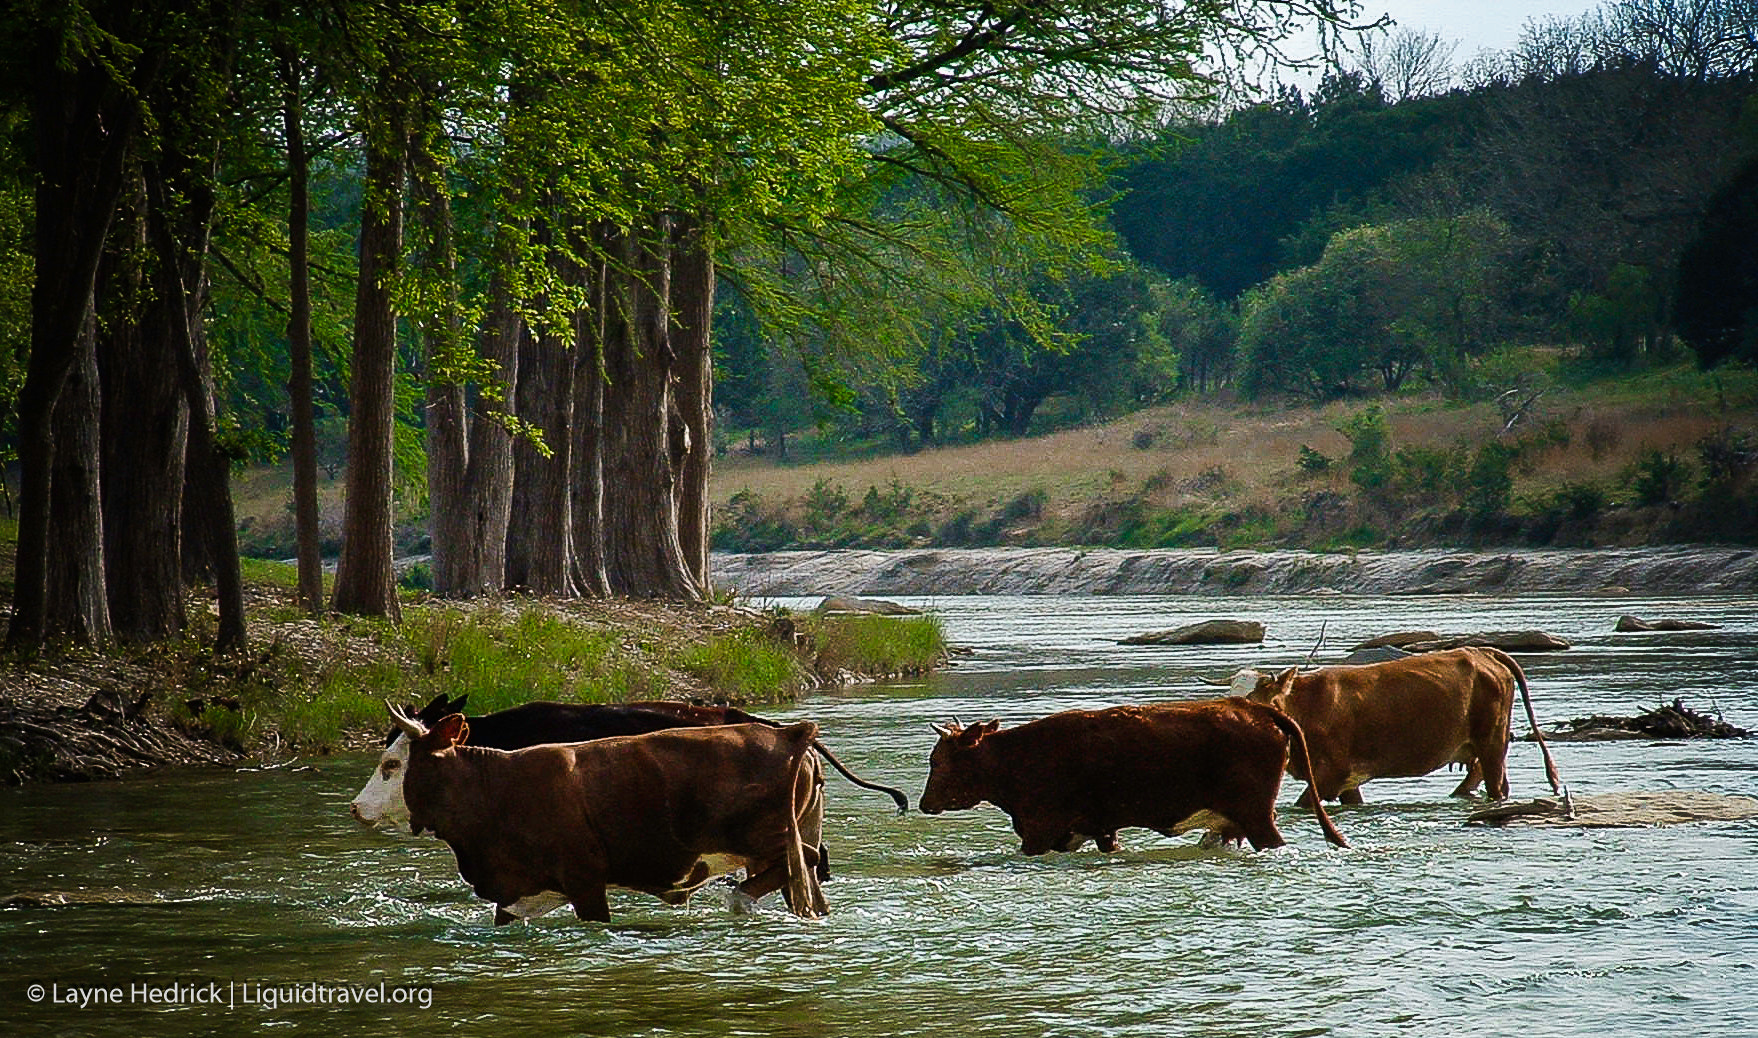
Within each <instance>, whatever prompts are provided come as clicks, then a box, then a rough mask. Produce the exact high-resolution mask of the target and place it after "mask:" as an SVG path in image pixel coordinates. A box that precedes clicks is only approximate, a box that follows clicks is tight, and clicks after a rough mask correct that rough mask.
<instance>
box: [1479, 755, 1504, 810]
mask: <svg viewBox="0 0 1758 1038" xmlns="http://www.w3.org/2000/svg"><path fill="white" fill-rule="evenodd" d="M1478 759H1479V760H1481V761H1482V762H1483V792H1484V795H1485V796H1487V797H1489V798H1490V799H1491V800H1506V799H1508V748H1507V746H1505V745H1504V746H1503V747H1502V751H1501V753H1499V754H1497V753H1489V754H1485V755H1483V756H1481V757H1479V758H1478Z"/></svg>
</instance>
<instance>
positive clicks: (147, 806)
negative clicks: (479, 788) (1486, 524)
mask: <svg viewBox="0 0 1758 1038" xmlns="http://www.w3.org/2000/svg"><path fill="white" fill-rule="evenodd" d="M908 601H912V602H916V603H917V604H925V605H928V606H931V607H933V608H934V609H936V610H937V611H938V612H939V613H940V614H941V615H942V616H943V618H944V619H945V622H946V626H947V629H948V632H949V634H950V636H951V638H952V639H953V641H955V642H956V643H958V644H961V645H965V646H969V647H971V649H972V650H973V651H972V653H971V654H970V655H968V656H964V657H961V659H960V660H959V662H958V663H957V665H956V666H954V667H952V668H951V669H949V670H947V671H946V672H944V673H943V674H940V675H937V676H935V677H934V678H933V679H932V680H930V681H927V682H923V683H912V684H896V685H888V686H881V687H874V688H863V689H857V690H853V691H846V692H837V693H830V694H821V695H817V696H814V697H812V698H810V699H808V700H806V701H804V702H802V703H800V704H798V705H797V706H794V707H790V708H785V709H774V710H770V711H768V712H769V713H770V714H771V715H773V716H777V717H794V716H809V717H812V718H814V719H816V720H817V721H819V723H820V724H821V725H822V726H823V729H824V738H825V740H826V742H827V743H828V744H829V745H830V746H831V747H832V748H833V749H834V750H835V751H836V752H837V753H838V755H839V756H840V757H841V758H842V759H843V760H844V761H845V762H846V763H847V764H849V765H850V766H851V767H853V768H855V769H856V770H857V771H859V772H862V773H864V774H865V775H867V776H868V777H870V778H875V779H878V780H881V781H888V782H891V783H893V784H895V785H898V786H901V787H903V788H904V789H905V790H906V791H907V792H908V793H909V794H910V795H911V797H912V799H913V798H914V797H915V796H917V795H919V793H920V791H921V787H922V782H923V780H924V778H925V777H926V770H927V753H928V750H929V748H930V747H931V746H932V743H933V738H934V737H933V735H932V733H931V731H930V729H929V727H928V726H929V724H930V722H933V721H939V720H944V719H946V718H948V717H952V716H957V717H959V718H961V719H962V720H964V721H965V722H967V723H968V722H972V721H976V720H982V719H985V718H988V717H998V718H1000V719H1001V720H1002V721H1003V722H1004V723H1007V724H1014V723H1018V722H1022V721H1026V720H1030V719H1032V718H1034V717H1039V716H1042V715H1044V714H1047V713H1050V712H1053V711H1055V710H1061V709H1067V708H1070V707H1078V706H1096V705H1108V704H1113V703H1123V702H1139V701H1147V700H1160V699H1186V698H1201V697H1204V696H1208V695H1211V694H1213V693H1212V691H1211V690H1210V689H1208V688H1206V687H1205V686H1203V685H1202V684H1201V683H1200V681H1199V677H1200V676H1201V675H1205V674H1206V675H1211V676H1223V675H1225V674H1228V673H1230V672H1231V671H1232V670H1234V669H1235V668H1237V667H1239V666H1243V665H1248V664H1265V665H1287V664H1292V663H1298V662H1300V661H1302V660H1303V659H1305V658H1306V657H1307V655H1308V653H1309V652H1311V651H1312V649H1313V645H1314V643H1315V641H1316V640H1317V639H1318V637H1319V635H1320V632H1321V629H1322V630H1323V631H1324V634H1325V648H1323V649H1321V650H1319V652H1318V658H1319V659H1321V660H1323V659H1330V658H1335V657H1336V656H1337V655H1340V653H1341V651H1342V649H1344V648H1346V647H1347V646H1348V645H1349V644H1351V643H1352V642H1353V641H1355V640H1358V639H1360V638H1363V637H1366V636H1368V635H1371V634H1377V633H1382V632H1385V631H1390V630H1402V629H1410V628H1428V629H1434V630H1439V631H1464V630H1506V629H1514V628H1534V627H1536V628H1543V629H1545V630H1549V631H1552V632H1554V633H1557V634H1561V635H1563V636H1564V637H1567V638H1570V639H1571V640H1573V641H1574V642H1575V643H1576V647H1575V648H1574V649H1572V650H1570V651H1567V652H1563V653H1556V654H1548V655H1526V656H1522V657H1521V659H1522V662H1523V663H1524V664H1525V665H1526V667H1527V671H1528V674H1529V676H1530V678H1531V682H1532V687H1533V694H1534V697H1535V705H1536V708H1537V711H1538V714H1539V718H1540V720H1541V721H1545V722H1550V723H1554V722H1556V721H1560V720H1562V719H1565V718H1570V717H1576V716H1582V715H1585V714H1590V713H1596V712H1618V713H1626V714H1628V713H1636V712H1640V711H1641V710H1644V709H1648V708H1651V707H1653V706H1654V705H1656V704H1657V703H1658V702H1660V701H1661V700H1662V699H1665V700H1667V701H1670V700H1671V699H1672V698H1673V697H1674V696H1682V697H1683V698H1684V699H1685V700H1686V703H1687V705H1690V706H1693V707H1696V708H1699V709H1708V708H1710V707H1712V706H1713V707H1719V708H1720V709H1721V710H1722V711H1723V713H1724V714H1725V716H1726V717H1727V719H1728V720H1729V721H1732V722H1733V723H1735V724H1738V725H1740V726H1742V727H1746V728H1751V729H1758V600H1754V599H1732V598H1719V599H1709V600H1694V601H1690V602H1685V601H1677V600H1675V601H1654V600H1649V601H1631V600H1628V599H1617V600H1603V599H1563V598H1539V597H1524V598H1514V599H1496V598H1440V597H1435V598H1427V597H1424V598H1408V597H1400V598H1366V597H1360V598H1358V597H1327V598H1286V599H1283V598H1249V599H1240V598H1234V599H1228V600H1225V601H1219V602H1218V601H1216V600H1215V599H1190V598H1167V597H1147V596H1143V597H1129V598H1001V597H982V598H948V599H941V600H937V601H925V600H919V599H912V600H908ZM1620 612H1634V613H1638V614H1640V615H1645V616H1651V617H1653V616H1690V617H1693V618H1701V619H1707V620H1712V621H1716V622H1719V623H1722V624H1724V625H1725V627H1724V629H1723V630H1720V631H1711V632H1704V633H1693V634H1667V635H1616V634H1613V633H1612V632H1611V628H1612V623H1613V621H1614V620H1615V618H1616V616H1617V614H1618V613H1620ZM1219 616H1234V617H1239V618H1245V619H1261V620H1264V621H1265V622H1267V623H1268V624H1269V627H1270V633H1269V640H1268V642H1267V643H1266V645H1264V646H1261V647H1258V646H1253V647H1249V648H1245V647H1226V648H1169V647H1167V648H1129V647H1124V646H1119V645H1116V644H1115V641H1116V639H1117V638H1120V637H1123V636H1125V635H1129V634H1134V633H1138V632H1141V631H1146V630H1154V629H1160V628H1165V627H1171V626H1177V625H1179V624H1183V623H1188V622H1192V621H1195V620H1199V619H1208V618H1213V617H1219ZM1515 728H1516V732H1518V733H1523V732H1524V731H1525V728H1526V725H1525V721H1524V717H1523V714H1522V713H1521V712H1520V711H1519V710H1518V709H1517V710H1516V725H1515ZM1553 752H1554V754H1555V756H1556V758H1557V762H1558V765H1559V767H1560V769H1561V770H1562V773H1563V777H1564V779H1565V781H1567V782H1568V783H1569V784H1570V786H1571V787H1572V789H1573V790H1574V791H1575V792H1576V793H1578V794H1581V793H1594V792H1610V791H1631V790H1649V789H1672V788H1676V789H1698V790H1708V791H1712V792H1719V793H1736V794H1746V795H1758V740H1752V741H1743V742H1719V743H1696V744H1686V743H1648V742H1640V743H1594V744H1558V745H1555V746H1554V747H1553ZM371 759H372V758H371V757H370V756H369V755H366V754H349V755H342V756H337V757H328V758H319V759H312V760H303V761H298V762H295V763H293V764H292V765H290V766H285V767H281V768H276V769H269V770H246V771H230V770H220V769H205V770H189V771H177V772H169V773H160V774H158V775H154V776H150V777H144V778H138V779H130V780H126V781H121V782H112V783H96V784H89V785H76V786H36V787H30V788H25V789H14V790H0V900H10V901H11V907H6V908H0V1033H4V1034H9V1035H10V1034H105V1035H109V1034H114V1035H149V1034H166V1035H185V1034H210V1033H211V1034H238V1033H244V1032H247V1031H248V1032H257V1031H264V1032H270V1033H277V1032H278V1033H313V1034H330V1033H368V1032H386V1031H389V1032H393V1033H415V1032H421V1033H448V1032H449V1033H472V1034H473V1033H493V1034H495V1035H497V1036H505V1035H556V1034H588V1035H696V1034H703V1035H706V1034H715V1035H788V1036H793V1035H798V1036H819V1035H823V1036H893V1035H960V1036H965V1035H970V1036H990V1035H992V1036H1011V1035H1020V1036H1034V1035H1046V1036H1048V1035H1071V1036H1072V1035H1095V1036H1096V1035H1143V1036H1147V1035H1156V1036H1157V1035H1177V1034H1191V1035H1242V1036H1244V1035H1250V1036H1264V1035H1289V1036H1293V1035H1328V1034H1330V1035H1393V1034H1396V1035H1416V1036H1425V1035H1443V1034H1449V1035H1450V1034H1460V1035H1469V1034H1490V1035H1498V1034H1500V1035H1514V1034H1517V1035H1521V1036H1522V1038H1541V1036H1550V1035H1558V1036H1590V1035H1591V1036H1598V1035H1609V1034H1627V1035H1680V1036H1692V1038H1706V1036H1722V1035H1726V1036H1737V1035H1752V1034H1758V996H1755V995H1754V991H1758V823H1717V824H1698V825H1691V826H1683V827H1675V828H1667V829H1632V830H1598V831H1555V830H1517V829H1510V830H1497V829H1486V828H1480V827H1476V826H1472V827H1467V826H1465V825H1463V824H1462V823H1463V819H1464V817H1465V815H1466V814H1467V813H1468V812H1469V810H1470V809H1471V805H1470V804H1468V803H1466V802H1463V801H1458V800H1453V799H1451V798H1449V797H1448V795H1447V794H1448V792H1449V791H1450V790H1451V789H1452V787H1453V785H1454V784H1455V783H1456V781H1457V778H1458V776H1457V775H1456V774H1454V775H1448V774H1445V773H1442V774H1436V775H1431V776H1428V777H1426V778H1421V779H1406V780H1395V781H1381V782H1376V783H1371V784H1369V785H1368V786H1367V787H1366V788H1365V790H1364V793H1365V796H1366V799H1367V801H1368V802H1367V804H1365V805H1364V806H1360V807H1339V808H1335V809H1334V810H1333V817H1334V818H1335V819H1336V821H1337V824H1338V826H1339V827H1340V828H1341V829H1342V830H1343V832H1344V833H1345V834H1346V835H1347V836H1348V837H1349V838H1350V840H1351V841H1352V842H1353V843H1354V849H1352V850H1347V851H1339V850H1335V849H1332V848H1330V847H1328V846H1327V845H1326V844H1325V843H1324V842H1323V840H1322V838H1321V836H1320V834H1319V831H1318V828H1317V826H1316V824H1315V823H1314V822H1313V821H1312V819H1311V818H1310V816H1308V815H1306V814H1305V813H1303V812H1301V811H1299V810H1298V809H1296V808H1294V806H1293V799H1294V797H1295V795H1296V794H1297V793H1298V789H1297V787H1296V785H1295V784H1294V783H1293V782H1292V781H1291V780H1290V781H1288V782H1285V783H1284V786H1283V793H1282V811H1281V819H1280V824H1281V827H1282V830H1283V834H1284V836H1285V837H1286V838H1287V839H1288V841H1289V845H1288V846H1287V847H1285V848H1282V849H1279V850H1275V851H1268V852H1262V853H1256V852H1251V851H1249V850H1246V851H1239V850H1215V851H1208V850H1199V849H1198V848H1197V847H1196V843H1195V836H1194V835H1192V836H1186V837H1180V838H1168V837H1161V836H1158V835H1155V834H1152V833H1149V832H1147V831H1145V830H1125V831H1124V833H1123V834H1122V836H1123V847H1122V849H1121V850H1119V851H1118V852H1117V853H1114V854H1101V853H1099V852H1097V851H1095V850H1093V849H1091V847H1090V845H1089V847H1088V849H1087V850H1085V851H1082V852H1078V853H1072V854H1055V855H1049V856H1046V857H1042V858H1035V859H1028V858H1024V857H1021V856H1020V855H1019V854H1018V853H1017V847H1018V844H1017V841H1016V838H1015V837H1014V835H1013V833H1012V831H1011V830H1010V828H1009V826H1008V822H1007V819H1006V817H1005V816H1004V815H1003V814H1001V812H999V811H997V810H995V809H993V808H990V807H983V808H979V809H977V810H974V811H967V812H959V813H953V814H947V815H942V816H939V817H925V816H923V815H921V814H920V813H917V812H915V811H913V810H912V812H911V813H910V814H909V815H907V816H905V817H902V818H899V817H897V816H896V815H895V814H894V813H893V812H892V810H891V808H890V805H889V801H888V800H886V799H885V798H884V797H882V796H880V795H877V794H872V793H868V792H865V791H862V790H858V789H855V788H854V787H851V786H849V785H848V784H846V783H844V782H842V780H841V779H840V778H839V777H837V776H835V775H834V774H830V775H829V778H828V781H829V783H830V785H829V788H828V794H829V799H828V808H827V816H826V821H825V832H826V837H825V838H826V842H827V843H828V844H829V845H830V848H831V853H832V863H833V869H834V871H835V878H834V879H833V880H832V881H831V882H830V883H829V884H827V885H826V888H825V892H826V895H827V896H828V898H829V900H830V905H831V915H830V916H829V918H828V919H825V920H823V921H820V922H802V921H799V920H796V919H794V918H793V917H791V916H789V915H787V914H786V913H785V912H784V911H783V910H782V909H781V908H780V907H779V904H778V903H777V902H776V899H775V898H773V897H772V898H771V899H769V900H768V901H766V902H765V905H764V909H765V910H764V911H761V912H759V913H758V914H755V915H746V916H734V915H730V914H728V913H727V911H726V910H725V907H724V902H723V901H722V899H721V898H720V897H719V896H718V895H717V894H716V893H715V892H714V888H709V890H706V891H704V892H703V893H702V894H699V895H698V896H697V898H696V899H695V900H694V901H693V902H692V903H691V904H690V905H688V906H687V907H684V908H681V909H678V908H670V907H667V906H665V905H663V904H661V903H660V902H659V901H657V900H654V899H652V898H648V897H644V896H640V895H634V894H628V893H618V892H613V893H612V900H611V910H612V913H613V915H614V917H615V921H614V922H613V923H611V924H610V925H608V926H607V925H599V924H590V923H580V922H577V921H575V920H574V918H573V917H572V914H571V913H569V912H567V911H566V910H563V911H561V912H557V913H554V914H552V915H550V916H546V917H544V918H543V919H540V920H537V921H536V922H533V923H530V924H524V925H514V926H511V927H506V928H500V929H496V928H495V927H493V926H491V925H490V910H489V907H488V906H487V905H486V904H484V903H482V902H479V901H476V900H475V899H474V898H473V897H472V896H471V895H470V893H469V891H468V889H467V888H465V887H464V885H463V884H462V882H461V881H460V880H459V879H458V877H457V873H456V870H455V867H454V864H453V861H452V857H451V854H450V852H449V851H447V849H446V848H445V847H444V845H442V844H439V843H437V842H435V841H433V840H431V839H429V838H423V839H412V838H410V837H408V836H406V835H404V836H393V835H390V834H388V833H383V832H373V831H366V830H363V829H361V828H360V827H359V826H358V825H356V824H355V823H354V822H353V821H352V820H351V819H350V818H349V817H348V815H347V801H348V799H349V798H350V797H351V796H352V795H353V793H354V792H355V790H356V789H357V788H358V787H359V786H360V784H361V783H362V781H364V779H365V777H366V774H367V772H368V771H369V769H370V767H371ZM1510 781H1511V783H1512V786H1513V796H1514V797H1515V798H1528V797H1533V796H1538V795H1541V794H1543V793H1546V792H1548V790H1547V789H1546V788H1545V786H1544V782H1543V774H1542V771H1541V767H1540V763H1539V760H1538V756H1537V753H1536V751H1535V749H1534V747H1533V746H1532V744H1530V743H1526V742H1517V743H1515V744H1514V746H1513V748H1512V750H1511V753H1510ZM20 895H24V896H22V897H21V896H20ZM58 902H64V903H58ZM179 985H180V986H179ZM381 985H382V987H381ZM154 998H157V999H159V1000H160V1001H158V1002H154V1001H151V1000H152V999H154ZM371 998H379V999H382V1000H384V1001H382V1002H378V1003H372V1002H344V1001H342V1000H343V999H371ZM215 999H217V1002H214V1001H203V1000H215ZM82 1001H83V1002H84V1004H83V1005H82V1004H81V1003H82Z"/></svg>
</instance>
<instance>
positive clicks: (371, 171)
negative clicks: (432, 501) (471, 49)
mask: <svg viewBox="0 0 1758 1038" xmlns="http://www.w3.org/2000/svg"><path fill="white" fill-rule="evenodd" d="M403 61H404V58H403V56H402V55H400V54H399V53H397V50H396V47H395V45H394V44H393V45H392V46H390V47H388V48H387V50H386V53H385V54H384V56H383V57H382V61H381V64H380V66H379V68H378V70H377V73H376V75H375V77H374V80H373V89H372V90H370V91H368V92H367V93H366V94H365V95H364V96H362V97H361V98H360V100H359V114H360V132H361V135H362V137H363V138H364V140H365V146H366V175H365V188H366V190H365V196H364V198H363V200H362V203H361V217H360V273H359V280H358V284H357V287H356V289H355V295H354V352H353V364H352V368H351V373H350V379H349V387H348V400H349V404H350V407H351V411H350V414H349V416H348V475H347V500H346V502H345V505H344V509H345V510H344V512H343V518H342V555H341V558H340V559H339V560H338V561H337V564H336V584H335V590H334V597H333V598H332V605H333V606H334V608H335V609H336V611H337V612H342V613H358V614H364V615H370V616H388V617H392V618H399V617H401V615H402V609H401V606H400V605H399V603H398V601H397V580H396V575H395V573H394V572H393V570H392V558H391V555H392V547H391V490H392V480H393V478H394V473H393V468H392V467H393V464H394V461H393V457H394V456H393V452H392V437H393V435H394V432H395V429H394V426H395V422H396V357H397V313H396V308H395V304H394V299H393V287H394V286H393V284H392V282H393V281H394V280H395V278H396V277H397V275H398V272H399V264H400V257H401V252H402V246H403V189H404V184H405V181H406V179H407V171H408V154H409V105H410V98H409V91H408V84H407V74H408V70H407V69H406V68H405V67H404V65H403Z"/></svg>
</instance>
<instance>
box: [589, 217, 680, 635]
mask: <svg viewBox="0 0 1758 1038" xmlns="http://www.w3.org/2000/svg"><path fill="white" fill-rule="evenodd" d="M622 251H623V253H624V256H625V262H624V264H623V270H625V271H626V272H627V273H626V274H625V275H624V276H621V277H618V278H617V281H618V283H619V285H620V287H621V292H620V295H621V298H620V299H619V300H618V304H617V305H619V306H622V307H623V308H624V312H625V313H627V314H628V315H629V317H630V319H629V320H628V321H627V322H626V324H624V325H623V326H622V327H621V328H620V329H619V332H620V334H617V335H614V336H609V335H607V338H606V341H605V372H606V375H607V377H608V385H607V387H606V391H605V400H604V424H603V429H604V434H603V435H604V527H605V537H604V547H605V568H606V570H607V572H608V574H609V576H610V583H611V590H612V591H613V592H614V593H616V594H621V595H629V596H632V597H641V598H672V599H679V600H685V601H689V600H697V599H700V598H702V597H704V594H705V592H704V589H703V588H702V586H701V584H700V583H699V582H698V581H697V580H696V578H695V575H694V572H693V571H692V569H691V567H690V565H689V564H688V562H687V561H686V560H685V558H684V552H683V546H682V544H681V543H680V542H679V540H678V509H677V472H676V470H675V469H674V468H673V465H672V453H671V421H672V413H673V405H672V392H671V386H672V364H673V361H674V358H673V356H672V351H671V344H670V334H669V333H670V323H671V319H670V315H669V309H670V264H669V262H668V259H669V252H670V243H669V229H668V221H667V220H666V219H665V218H664V217H659V218H657V219H656V220H655V221H654V226H652V227H651V228H649V229H648V230H647V231H646V232H645V233H642V232H639V231H637V232H633V233H631V234H630V236H629V239H628V244H627V246H626V247H625V248H624V249H623V250H622Z"/></svg>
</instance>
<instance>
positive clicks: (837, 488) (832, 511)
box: [802, 479, 871, 531]
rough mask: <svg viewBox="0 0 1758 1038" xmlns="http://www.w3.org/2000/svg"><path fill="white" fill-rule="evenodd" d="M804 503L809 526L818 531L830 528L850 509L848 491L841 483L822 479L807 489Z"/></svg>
mask: <svg viewBox="0 0 1758 1038" xmlns="http://www.w3.org/2000/svg"><path fill="white" fill-rule="evenodd" d="M869 493H871V491H869ZM802 504H803V505H804V507H805V510H806V525H807V527H808V528H810V529H812V530H816V531H823V530H828V529H830V528H831V527H833V526H835V525H836V521H837V520H838V519H840V518H841V517H842V514H843V513H844V512H846V511H848V491H846V490H844V489H843V488H842V486H841V484H838V483H832V482H831V481H830V480H828V479H820V480H819V481H818V482H816V483H813V484H812V489H810V490H808V491H806V498H805V501H804V502H802Z"/></svg>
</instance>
